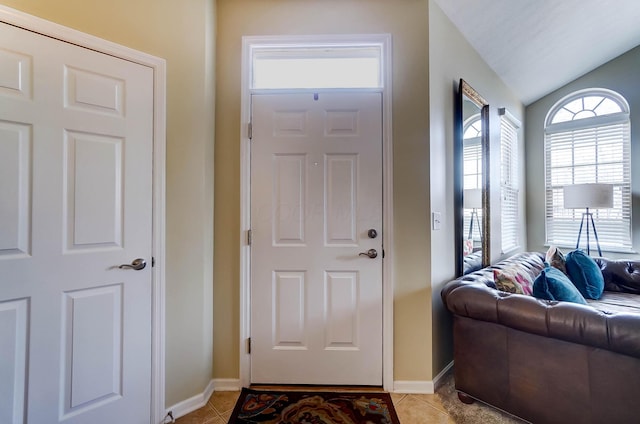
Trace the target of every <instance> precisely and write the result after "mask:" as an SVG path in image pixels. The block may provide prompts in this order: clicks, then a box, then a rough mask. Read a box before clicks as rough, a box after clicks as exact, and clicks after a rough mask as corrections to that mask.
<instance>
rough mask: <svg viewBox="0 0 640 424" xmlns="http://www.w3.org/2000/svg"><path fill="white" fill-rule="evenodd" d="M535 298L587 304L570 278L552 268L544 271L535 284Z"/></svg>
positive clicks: (548, 267)
mask: <svg viewBox="0 0 640 424" xmlns="http://www.w3.org/2000/svg"><path fill="white" fill-rule="evenodd" d="M533 296H534V297H537V298H538V299H546V300H562V301H565V302H573V303H582V304H585V305H586V304H587V301H586V300H584V297H582V295H581V294H580V292H579V291H578V289H577V288H576V286H574V285H573V283H572V282H571V280H569V277H567V276H566V275H565V274H564V273H563V272H562V271H560V270H559V269H557V268H553V267H550V266H547V267H546V268H545V269H543V270H542V271H541V272H540V275H538V277H536V280H535V281H534V282H533Z"/></svg>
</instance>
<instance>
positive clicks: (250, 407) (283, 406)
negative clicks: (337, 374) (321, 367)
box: [229, 388, 400, 424]
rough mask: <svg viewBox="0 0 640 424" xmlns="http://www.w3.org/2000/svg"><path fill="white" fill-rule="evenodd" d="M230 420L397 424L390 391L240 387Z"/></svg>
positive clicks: (241, 421) (237, 421)
mask: <svg viewBox="0 0 640 424" xmlns="http://www.w3.org/2000/svg"><path fill="white" fill-rule="evenodd" d="M229 423H252V424H253V423H261V424H263V423H269V424H275V423H289V424H294V423H295V424H297V423H309V424H334V423H335V424H338V423H340V424H360V423H363V424H364V423H367V424H369V423H371V424H399V423H400V421H399V420H398V416H397V415H396V411H395V409H394V408H393V402H392V401H391V396H390V395H389V393H375V392H365V393H355V392H298V391H272V390H254V389H247V388H244V389H242V393H241V394H240V397H239V398H238V402H237V403H236V406H235V408H234V409H233V413H232V414H231V418H230V419H229Z"/></svg>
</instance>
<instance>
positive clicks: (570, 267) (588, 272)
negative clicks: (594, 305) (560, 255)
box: [566, 250, 604, 299]
mask: <svg viewBox="0 0 640 424" xmlns="http://www.w3.org/2000/svg"><path fill="white" fill-rule="evenodd" d="M566 265H567V274H568V275H569V278H570V279H571V282H572V283H573V284H574V285H575V286H576V287H577V288H578V290H580V293H581V294H582V296H584V297H586V298H587V299H600V298H601V297H602V292H603V291H604V277H603V276H602V270H600V267H599V266H598V264H597V263H596V261H594V260H593V258H592V257H591V256H589V255H587V254H586V253H584V252H583V251H582V250H574V251H573V252H569V253H567V256H566Z"/></svg>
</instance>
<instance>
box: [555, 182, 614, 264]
mask: <svg viewBox="0 0 640 424" xmlns="http://www.w3.org/2000/svg"><path fill="white" fill-rule="evenodd" d="M563 191H564V207H565V209H586V211H585V212H583V213H582V220H581V221H580V231H579V232H578V242H577V243H576V249H577V248H578V247H579V246H580V236H582V228H583V227H585V225H584V224H585V221H586V231H587V255H589V254H591V251H590V247H589V244H590V239H589V222H591V228H592V229H593V235H594V237H595V239H596V245H597V246H598V255H600V256H602V250H601V249H600V240H598V232H597V231H596V224H595V222H594V221H593V214H592V213H591V212H589V209H602V208H612V207H613V185H612V184H573V185H569V186H564V188H563Z"/></svg>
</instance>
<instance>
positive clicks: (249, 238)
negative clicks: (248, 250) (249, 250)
mask: <svg viewBox="0 0 640 424" xmlns="http://www.w3.org/2000/svg"><path fill="white" fill-rule="evenodd" d="M247 244H248V245H249V246H251V230H248V231H247Z"/></svg>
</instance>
